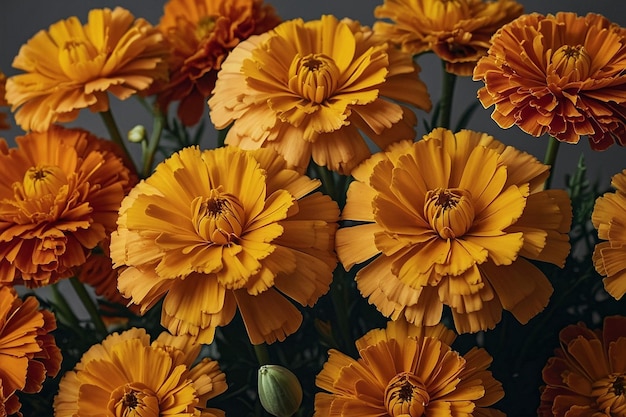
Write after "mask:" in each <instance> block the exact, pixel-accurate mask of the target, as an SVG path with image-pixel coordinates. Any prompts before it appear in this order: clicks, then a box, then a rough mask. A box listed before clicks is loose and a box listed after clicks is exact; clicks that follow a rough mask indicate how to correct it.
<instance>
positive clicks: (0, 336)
mask: <svg viewBox="0 0 626 417" xmlns="http://www.w3.org/2000/svg"><path fill="white" fill-rule="evenodd" d="M54 329H56V320H55V319H54V315H53V314H52V313H51V312H49V311H47V310H41V309H40V308H39V302H38V301H37V299H36V298H35V297H27V298H26V299H25V300H24V301H22V300H21V299H20V298H19V297H18V296H17V293H16V291H15V290H14V289H13V288H11V287H5V286H0V364H2V366H0V416H2V417H6V416H7V415H9V416H11V415H14V414H16V413H18V412H19V409H20V408H21V404H20V402H19V400H18V398H17V396H16V395H15V393H16V392H18V391H20V392H24V393H37V392H39V391H40V390H41V388H42V384H43V382H44V380H45V379H46V376H49V377H54V376H56V374H57V372H59V368H60V366H61V351H60V350H59V348H58V347H57V346H56V343H55V341H54V336H52V334H51V333H50V332H52V331H53V330H54Z"/></svg>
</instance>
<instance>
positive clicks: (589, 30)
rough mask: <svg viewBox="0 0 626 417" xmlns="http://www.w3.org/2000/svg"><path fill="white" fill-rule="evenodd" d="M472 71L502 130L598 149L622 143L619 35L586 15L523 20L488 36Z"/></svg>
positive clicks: (625, 99)
mask: <svg viewBox="0 0 626 417" xmlns="http://www.w3.org/2000/svg"><path fill="white" fill-rule="evenodd" d="M492 43H493V44H492V46H491V47H490V48H489V52H488V55H487V56H485V57H484V58H482V59H481V60H480V61H479V62H478V64H477V65H476V69H475V70H474V80H481V81H483V82H484V83H485V86H484V87H483V88H481V89H480V90H479V91H478V98H479V99H480V101H481V102H482V104H483V106H484V107H485V108H487V107H489V106H492V105H495V107H494V111H493V113H492V115H491V117H492V118H493V120H495V122H496V123H497V124H498V125H499V126H500V127H502V128H505V129H506V128H509V127H511V126H513V125H514V124H515V125H517V126H518V127H519V128H520V129H522V130H523V131H524V132H526V133H528V134H530V135H532V136H541V135H543V134H545V133H548V134H550V135H551V136H553V137H555V138H556V139H558V140H559V141H562V142H568V143H578V141H579V140H580V137H581V136H583V135H587V136H588V138H589V142H590V144H591V148H592V149H594V150H603V149H606V148H608V147H609V146H611V145H612V144H613V143H615V142H617V143H619V144H621V145H625V144H626V141H624V138H625V137H626V110H625V105H626V88H625V86H626V78H624V76H623V75H624V72H626V29H622V28H619V27H618V26H617V25H615V24H612V23H611V22H609V21H608V20H607V19H606V18H604V17H602V16H600V15H597V14H593V13H590V14H588V15H586V16H584V17H583V16H577V15H576V14H574V13H557V14H556V15H547V16H543V15H540V14H537V13H533V14H530V15H524V16H522V17H520V18H518V19H516V20H514V21H513V22H511V23H509V24H507V25H505V26H504V27H502V29H501V30H500V31H499V32H498V33H497V34H496V35H495V36H494V38H493V40H492Z"/></svg>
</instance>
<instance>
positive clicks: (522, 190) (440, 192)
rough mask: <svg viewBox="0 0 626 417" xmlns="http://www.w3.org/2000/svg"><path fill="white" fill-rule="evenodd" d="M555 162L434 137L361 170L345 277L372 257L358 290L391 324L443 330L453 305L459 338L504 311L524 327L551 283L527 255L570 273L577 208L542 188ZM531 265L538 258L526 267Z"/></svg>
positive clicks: (488, 140)
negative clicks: (403, 320) (568, 264)
mask: <svg viewBox="0 0 626 417" xmlns="http://www.w3.org/2000/svg"><path fill="white" fill-rule="evenodd" d="M548 170H549V168H548V166H546V165H544V164H542V163H541V162H539V161H538V160H537V159H535V158H534V157H533V156H531V155H528V154H525V153H522V152H520V151H518V150H516V149H515V148H513V147H510V146H508V147H506V146H504V145H503V144H502V143H500V142H498V141H497V140H495V139H494V138H493V137H491V136H488V135H486V134H483V133H477V132H472V131H469V130H464V131H461V132H459V133H456V134H453V133H452V132H451V131H449V130H445V129H435V130H434V131H432V132H431V133H430V134H428V135H426V136H425V137H424V139H423V140H421V141H419V142H415V143H410V142H408V141H406V142H403V143H400V144H397V145H395V146H394V147H392V148H391V149H390V150H389V151H388V152H386V153H379V154H376V155H374V156H373V157H372V158H370V159H369V160H367V161H366V162H364V163H363V164H361V165H360V166H359V167H358V168H357V169H355V170H354V172H353V175H354V177H355V179H356V181H354V182H353V183H352V184H351V185H350V188H349V189H348V195H347V203H346V206H345V208H344V211H343V213H342V218H343V219H345V220H355V221H358V222H359V224H357V225H355V226H351V227H344V228H341V229H339V231H338V232H337V254H338V256H339V259H340V261H341V262H342V264H343V265H344V267H345V268H346V269H350V268H351V267H352V266H353V265H354V264H356V263H362V262H365V261H367V260H369V259H371V258H373V260H372V262H370V263H369V264H368V265H367V266H365V267H364V268H362V269H361V270H359V272H357V275H356V280H357V286H358V288H359V290H360V291H361V293H362V294H363V295H364V296H366V297H368V298H369V301H370V303H373V304H375V305H376V307H377V308H378V309H379V310H380V311H381V312H382V313H383V314H384V315H385V316H388V317H391V318H392V319H394V320H395V319H398V318H400V317H402V316H405V317H406V319H407V320H409V321H410V322H414V323H416V324H421V325H434V324H437V323H439V321H440V319H441V314H442V309H443V305H444V304H445V305H447V306H449V307H450V308H451V309H452V314H453V317H454V322H455V325H456V328H457V330H458V331H459V332H462V333H465V332H476V331H479V330H486V329H489V328H493V327H494V326H495V324H496V323H497V322H498V321H499V320H500V318H501V312H502V309H503V308H504V309H506V310H509V311H510V312H512V313H513V315H514V316H515V317H516V318H517V320H519V321H520V322H522V323H525V322H527V321H528V320H530V319H531V318H532V317H533V316H534V315H535V314H537V313H538V312H540V311H541V310H542V309H543V308H544V307H545V306H546V304H547V303H548V299H549V297H550V295H551V293H552V286H551V285H550V282H549V281H548V279H547V278H546V277H545V276H544V274H543V273H542V272H541V271H540V270H539V269H538V268H537V267H535V266H534V265H533V264H532V263H530V262H529V261H528V260H527V259H536V260H540V261H545V262H550V263H553V264H555V265H559V266H562V265H563V264H564V262H565V258H566V256H567V254H568V253H569V249H570V245H569V241H568V235H567V233H568V232H569V225H570V222H571V217H572V213H571V207H570V201H569V197H568V196H567V193H566V192H565V191H563V190H543V182H544V180H545V179H546V177H547V175H548ZM526 258H527V259H526Z"/></svg>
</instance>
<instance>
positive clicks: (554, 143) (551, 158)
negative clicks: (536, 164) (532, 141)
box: [543, 136, 561, 190]
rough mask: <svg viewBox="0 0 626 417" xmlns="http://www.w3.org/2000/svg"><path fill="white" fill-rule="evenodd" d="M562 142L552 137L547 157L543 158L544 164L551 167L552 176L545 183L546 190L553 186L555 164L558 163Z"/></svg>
mask: <svg viewBox="0 0 626 417" xmlns="http://www.w3.org/2000/svg"><path fill="white" fill-rule="evenodd" d="M560 143H561V142H560V141H559V140H558V139H556V138H555V137H553V136H550V140H549V141H548V147H547V148H546V155H545V157H544V158H543V163H544V164H546V165H550V175H548V178H546V182H545V183H544V189H545V190H547V189H549V188H550V185H551V184H552V177H553V176H554V164H555V163H556V155H557V154H558V152H559V144H560Z"/></svg>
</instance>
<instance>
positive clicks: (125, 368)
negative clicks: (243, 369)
mask: <svg viewBox="0 0 626 417" xmlns="http://www.w3.org/2000/svg"><path fill="white" fill-rule="evenodd" d="M200 349H201V345H199V344H194V343H192V342H191V341H190V340H189V338H187V337H184V336H179V337H173V336H172V335H170V334H167V333H162V334H161V335H160V336H159V337H158V338H157V339H156V340H155V341H153V342H152V343H150V336H149V335H148V334H147V333H146V331H145V330H144V329H138V328H132V329H130V330H127V331H125V332H123V333H113V334H111V335H109V336H108V337H107V338H106V339H105V340H104V341H103V342H102V343H101V344H97V345H94V346H92V347H91V348H90V349H89V350H88V351H87V352H85V354H84V355H83V357H82V358H81V360H80V362H79V363H78V364H77V365H76V367H75V368H74V370H72V371H69V372H67V373H66V374H65V375H64V376H63V378H62V379H61V383H60V385H59V393H58V395H57V396H56V397H55V399H54V415H55V417H73V416H88V415H108V416H116V417H122V416H131V415H132V416H203V417H204V416H206V417H224V412H223V411H222V410H218V409H214V408H206V403H207V401H208V400H210V399H211V398H214V397H216V396H217V395H219V394H221V393H223V392H224V391H226V388H227V384H226V377H225V375H224V373H223V372H222V371H221V370H220V368H219V365H218V363H217V362H216V361H214V360H212V359H210V358H206V357H205V358H203V359H202V360H201V361H199V362H196V358H197V357H198V354H199V353H200Z"/></svg>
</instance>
